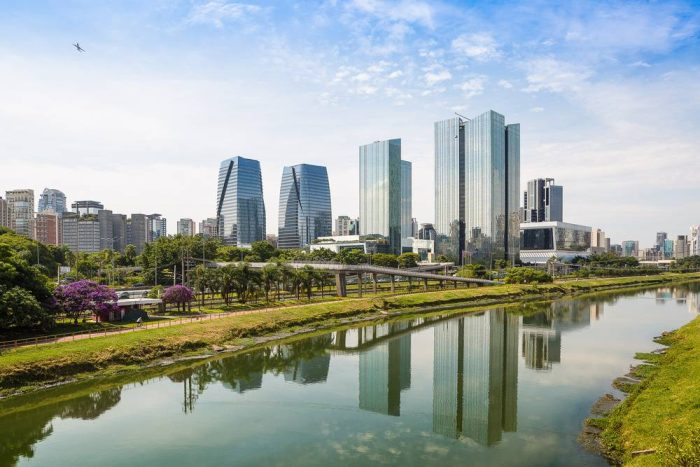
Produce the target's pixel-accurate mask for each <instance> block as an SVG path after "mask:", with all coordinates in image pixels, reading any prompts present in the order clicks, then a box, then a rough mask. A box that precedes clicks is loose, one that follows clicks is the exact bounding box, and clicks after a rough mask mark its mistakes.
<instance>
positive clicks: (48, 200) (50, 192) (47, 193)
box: [37, 188, 67, 217]
mask: <svg viewBox="0 0 700 467" xmlns="http://www.w3.org/2000/svg"><path fill="white" fill-rule="evenodd" d="M66 208H67V206H66V195H65V194H63V192H62V191H61V190H56V189H54V188H44V191H42V192H41V195H40V196H39V205H38V207H37V212H45V211H51V212H55V213H56V214H57V215H58V217H61V216H62V215H63V213H64V212H66V210H67V209H66Z"/></svg>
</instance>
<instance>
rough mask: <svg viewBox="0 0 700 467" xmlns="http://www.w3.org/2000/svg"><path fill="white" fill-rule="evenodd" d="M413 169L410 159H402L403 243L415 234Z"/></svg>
mask: <svg viewBox="0 0 700 467" xmlns="http://www.w3.org/2000/svg"><path fill="white" fill-rule="evenodd" d="M412 197H413V169H412V166H411V163H410V162H408V161H401V243H402V244H403V243H404V242H405V241H406V239H407V238H408V237H412V236H413V212H412V209H413V206H412Z"/></svg>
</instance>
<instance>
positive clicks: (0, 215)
mask: <svg viewBox="0 0 700 467" xmlns="http://www.w3.org/2000/svg"><path fill="white" fill-rule="evenodd" d="M0 227H7V228H9V229H11V228H12V216H10V205H9V204H7V200H5V199H3V197H2V196H0Z"/></svg>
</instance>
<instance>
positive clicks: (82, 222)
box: [61, 212, 111, 253]
mask: <svg viewBox="0 0 700 467" xmlns="http://www.w3.org/2000/svg"><path fill="white" fill-rule="evenodd" d="M110 214H111V213H110ZM98 217H99V215H98V214H85V215H79V214H78V213H76V212H65V213H63V216H62V218H61V226H62V231H63V245H65V246H66V247H68V249H69V250H71V251H72V252H74V253H96V252H98V251H100V250H101V246H102V245H101V239H100V237H101V232H100V221H99V218H98Z"/></svg>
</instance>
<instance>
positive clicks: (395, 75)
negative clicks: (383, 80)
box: [388, 70, 403, 79]
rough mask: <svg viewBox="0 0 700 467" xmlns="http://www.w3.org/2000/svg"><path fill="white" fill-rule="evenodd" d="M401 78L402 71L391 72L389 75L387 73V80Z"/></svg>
mask: <svg viewBox="0 0 700 467" xmlns="http://www.w3.org/2000/svg"><path fill="white" fill-rule="evenodd" d="M401 76H403V71H401V70H395V71H392V72H391V73H389V76H388V78H389V79H396V78H400V77H401Z"/></svg>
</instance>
